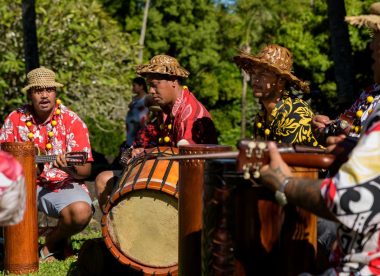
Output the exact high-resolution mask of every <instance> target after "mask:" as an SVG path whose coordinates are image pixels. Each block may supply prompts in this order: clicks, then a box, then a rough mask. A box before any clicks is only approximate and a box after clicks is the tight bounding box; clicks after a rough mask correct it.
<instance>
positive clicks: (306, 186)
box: [286, 178, 336, 220]
mask: <svg viewBox="0 0 380 276" xmlns="http://www.w3.org/2000/svg"><path fill="white" fill-rule="evenodd" d="M321 183H322V180H312V179H301V178H293V179H292V180H291V182H290V183H289V184H288V186H287V190H286V191H287V192H286V195H287V197H288V199H289V201H290V202H292V203H294V204H295V205H297V206H299V207H301V208H303V209H305V210H309V211H311V212H313V213H315V214H316V215H317V216H320V217H323V218H326V219H330V220H336V218H335V216H334V215H333V214H332V213H331V212H330V210H329V209H328V208H327V206H326V203H325V201H324V200H323V198H322V195H321V190H320V186H321Z"/></svg>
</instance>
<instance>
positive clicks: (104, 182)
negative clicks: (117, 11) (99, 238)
mask: <svg viewBox="0 0 380 276" xmlns="http://www.w3.org/2000/svg"><path fill="white" fill-rule="evenodd" d="M136 73H137V74H139V75H141V76H143V77H145V78H146V79H147V83H148V85H149V87H150V88H149V90H148V92H149V94H150V95H151V96H152V97H153V100H154V102H155V104H156V105H158V106H159V107H160V108H161V110H162V113H160V114H159V115H158V118H157V120H155V121H154V122H149V123H148V124H147V125H146V127H145V128H143V129H142V130H141V131H140V132H139V134H138V135H137V137H136V139H135V141H134V143H133V145H132V147H133V151H132V157H134V156H136V155H138V154H140V153H141V152H143V150H144V148H151V147H155V146H172V147H178V146H179V145H187V144H216V143H217V136H216V130H215V126H214V124H213V122H212V119H211V116H210V114H209V112H208V111H207V110H206V108H205V107H204V106H203V105H202V104H201V103H200V102H199V101H198V100H197V99H196V98H195V96H194V95H193V94H192V93H191V92H190V91H189V89H188V88H187V86H183V85H182V81H183V80H184V79H185V78H187V77H188V75H189V72H188V71H187V70H186V69H184V68H183V67H182V66H180V64H179V63H178V61H177V60H176V59H175V58H173V57H171V56H168V55H157V56H154V57H153V58H152V59H151V60H150V62H149V63H148V64H145V65H139V66H138V67H137V69H136ZM119 175H120V171H105V172H102V173H101V174H99V175H98V177H97V178H96V180H95V187H96V192H97V196H98V199H99V203H100V206H102V205H103V204H105V201H106V199H107V196H108V195H109V193H110V191H111V189H112V187H113V185H114V183H115V181H116V179H117V177H118V176H119Z"/></svg>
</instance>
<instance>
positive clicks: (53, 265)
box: [0, 225, 101, 276]
mask: <svg viewBox="0 0 380 276" xmlns="http://www.w3.org/2000/svg"><path fill="white" fill-rule="evenodd" d="M100 237H101V232H100V231H99V230H98V229H95V228H94V227H93V226H91V225H90V226H88V227H87V228H86V229H84V230H83V231H82V232H80V233H78V234H76V235H75V236H72V237H71V244H72V246H73V250H74V256H72V257H70V258H67V259H66V260H64V261H58V260H57V261H52V262H40V263H39V270H38V272H35V273H29V274H24V275H31V276H64V275H65V276H66V275H69V276H79V275H80V274H79V272H78V267H77V258H78V252H79V250H80V248H81V246H82V244H83V243H84V242H85V241H86V240H89V239H95V238H100ZM39 242H43V239H39ZM0 275H6V274H5V273H4V272H3V271H1V274H0ZM8 275H11V276H13V275H16V274H8Z"/></svg>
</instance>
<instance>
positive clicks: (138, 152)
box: [131, 148, 144, 158]
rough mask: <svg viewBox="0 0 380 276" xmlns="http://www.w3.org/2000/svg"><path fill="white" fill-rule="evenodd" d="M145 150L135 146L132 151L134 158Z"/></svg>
mask: <svg viewBox="0 0 380 276" xmlns="http://www.w3.org/2000/svg"><path fill="white" fill-rule="evenodd" d="M143 152H144V148H135V149H133V150H132V152H131V157H132V158H134V157H136V156H138V155H140V154H142V153H143Z"/></svg>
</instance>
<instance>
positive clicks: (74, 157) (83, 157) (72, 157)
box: [35, 147, 88, 175]
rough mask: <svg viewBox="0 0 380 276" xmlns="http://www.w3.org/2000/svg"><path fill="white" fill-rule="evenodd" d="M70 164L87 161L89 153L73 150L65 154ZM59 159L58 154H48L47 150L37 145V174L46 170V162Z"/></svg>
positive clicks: (80, 163) (79, 163)
mask: <svg viewBox="0 0 380 276" xmlns="http://www.w3.org/2000/svg"><path fill="white" fill-rule="evenodd" d="M65 158H66V162H67V165H68V166H74V165H83V164H84V163H86V162H87V158H88V153H87V152H84V151H73V152H68V153H66V154H65ZM56 159H57V155H56V154H53V155H46V151H45V150H42V149H40V148H38V147H36V157H35V163H36V170H37V175H40V174H41V173H42V172H43V170H44V164H45V163H52V162H54V161H55V160H56Z"/></svg>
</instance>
